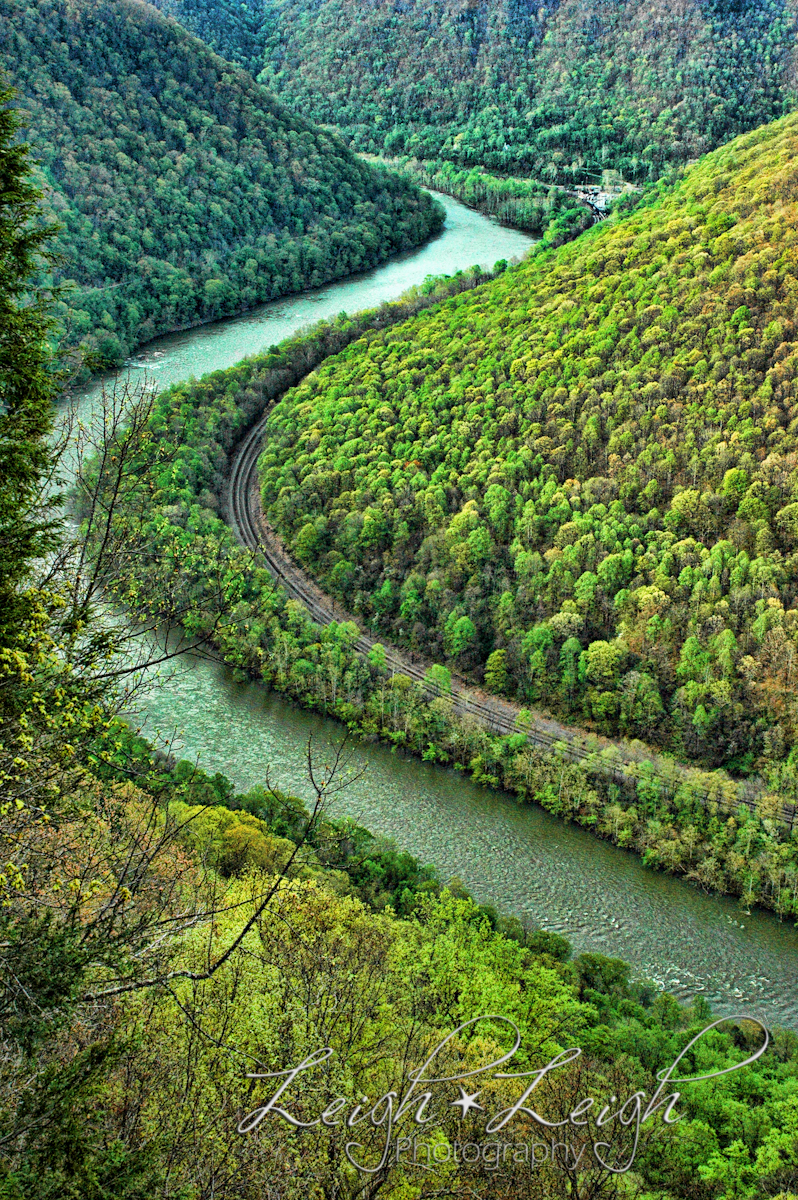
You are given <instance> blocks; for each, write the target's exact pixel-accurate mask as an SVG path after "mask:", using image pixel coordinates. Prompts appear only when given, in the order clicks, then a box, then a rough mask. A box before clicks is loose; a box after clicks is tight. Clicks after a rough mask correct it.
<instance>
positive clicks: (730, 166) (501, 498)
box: [261, 117, 798, 770]
mask: <svg viewBox="0 0 798 1200" xmlns="http://www.w3.org/2000/svg"><path fill="white" fill-rule="evenodd" d="M796 148H798V117H790V118H785V119H783V120H782V121H780V122H777V123H776V124H774V125H772V126H769V127H768V128H766V129H764V130H760V131H758V132H756V133H752V134H748V135H745V136H743V137H742V138H740V139H738V140H737V141H735V142H733V143H732V144H731V145H730V146H728V147H724V148H723V149H722V150H719V151H716V152H714V153H713V154H711V155H709V156H707V157H706V158H705V159H704V160H702V162H701V163H700V165H698V166H697V167H694V168H693V169H692V170H690V171H688V172H687V173H686V175H685V177H684V179H683V180H682V181H680V182H678V183H677V184H675V185H668V186H662V187H660V189H659V191H658V192H657V193H656V194H653V195H651V196H650V197H649V198H648V199H647V200H646V201H644V202H643V203H642V204H641V205H640V207H639V208H638V209H637V210H636V211H635V212H633V213H632V214H631V215H630V216H628V217H626V218H625V219H622V220H617V221H614V222H609V223H604V224H603V225H601V226H597V227H595V228H594V229H593V230H590V231H588V232H587V233H585V234H583V235H582V236H581V237H580V238H579V239H578V240H577V241H576V242H573V243H571V244H569V245H568V246H563V247H561V248H560V249H559V250H557V251H549V252H545V253H538V254H537V255H535V256H533V258H532V260H531V261H529V262H528V263H524V264H521V265H520V266H518V267H516V268H513V269H510V270H508V271H507V272H506V273H505V274H504V275H502V276H500V278H499V279H497V280H495V281H494V282H492V283H490V284H487V285H485V286H484V287H482V288H479V289H478V290H477V291H475V292H473V293H469V294H467V295H465V294H464V295H462V296H460V297H457V298H456V299H453V300H450V301H448V302H447V303H445V304H444V305H443V306H442V307H441V308H440V310H438V311H435V312H427V313H423V314H420V315H419V316H418V317H416V318H415V319H414V320H413V321H411V322H409V323H407V324H405V325H399V326H395V327H393V328H391V329H390V330H388V331H385V332H382V333H375V334H371V335H369V337H368V338H367V339H366V340H364V341H361V342H359V343H357V344H355V345H353V346H350V347H349V348H348V349H347V350H345V351H343V352H342V353H341V354H340V355H339V356H338V358H336V359H334V360H330V361H328V362H325V363H324V364H323V365H322V366H321V367H320V368H319V369H318V370H317V371H316V372H315V373H314V374H313V375H311V376H309V377H308V378H307V379H306V380H305V381H304V382H303V383H302V384H301V385H300V386H299V387H297V388H295V389H293V390H292V391H290V392H289V393H288V394H287V395H286V396H285V397H284V398H283V399H282V401H281V402H280V403H279V404H278V405H277V406H276V407H275V409H274V411H273V413H272V415H271V417H270V420H269V425H268V433H267V446H266V449H265V451H264V454H263V456H262V459H261V478H262V486H263V499H264V503H265V506H266V510H267V512H268V515H269V517H270V519H271V520H272V522H273V523H274V524H275V525H276V527H277V528H278V529H279V530H280V531H281V532H282V533H283V534H284V536H285V537H286V539H287V541H288V544H289V545H290V547H291V548H292V550H293V553H294V554H295V555H296V557H297V558H298V559H299V560H300V561H301V562H303V563H304V564H306V566H308V567H309V568H310V570H311V571H312V572H313V573H314V574H316V575H317V576H318V577H319V578H320V579H321V580H322V581H323V583H324V585H325V587H326V588H328V589H329V590H330V591H332V592H333V593H335V594H336V595H338V596H340V597H341V598H342V599H344V600H345V601H346V603H347V605H349V606H350V607H351V610H352V611H354V612H355V613H356V614H359V615H360V616H361V617H362V618H363V619H364V620H365V621H366V622H367V623H368V624H370V625H371V626H372V628H374V629H376V630H381V631H384V633H385V634H386V635H387V636H388V637H389V638H391V639H395V640H397V641H399V642H402V643H404V644H406V645H408V646H410V647H412V648H413V649H415V650H417V651H420V652H423V653H424V654H427V655H429V656H430V657H431V658H433V660H436V661H446V662H448V663H449V664H451V665H453V666H455V667H456V668H457V669H459V670H460V671H465V672H470V673H471V674H472V675H473V676H475V677H477V678H480V679H484V682H485V685H486V686H487V688H488V689H489V690H491V691H495V692H498V693H504V694H506V695H508V696H510V697H516V698H518V699H519V700H521V701H522V702H531V703H533V704H538V705H540V704H543V705H546V706H548V707H550V708H553V709H555V710H556V711H558V712H559V713H560V714H563V715H565V716H567V717H570V718H571V719H573V720H576V721H577V722H578V723H585V724H587V725H588V726H589V727H593V728H595V729H597V730H599V731H602V732H605V733H611V734H617V733H618V732H621V733H625V734H626V735H627V736H636V737H641V738H643V739H644V740H647V741H653V742H659V743H660V744H662V745H664V746H666V747H669V748H671V749H672V750H675V751H676V752H677V753H679V754H680V755H684V756H687V757H690V758H694V759H698V760H700V761H703V762H705V763H707V764H710V765H718V764H721V763H727V764H729V765H731V766H732V767H736V768H737V769H742V770H745V769H746V768H750V767H751V766H753V765H754V764H755V763H756V762H757V761H758V760H760V759H761V758H762V757H763V756H764V758H765V759H770V760H778V759H780V758H782V757H783V756H785V755H788V754H790V753H792V748H793V747H794V746H795V744H796V735H797V734H798V710H797V709H796V705H795V669H796V662H795V654H796V644H797V643H796V639H797V638H798V610H797V609H796V593H795V578H796V566H797V565H798V559H797V558H796V553H797V551H798V541H797V540H796V529H797V528H798V525H797V524H796V520H797V517H796V514H798V503H797V501H798V471H797V470H796V464H797V462H798V458H797V451H798V447H796V441H795V422H796V419H798V407H796V390H795V389H796V383H795V378H794V377H795V373H796V363H797V362H798V352H796V340H795V339H796V333H795V311H796V296H797V295H798V279H797V275H798V272H797V271H796V244H797V242H798V233H797V232H796V229H797V228H798V220H797V219H796V216H797V214H798V207H797V205H798V192H797V191H796V187H797V184H796V180H797V179H798V175H796V165H795V164H796Z"/></svg>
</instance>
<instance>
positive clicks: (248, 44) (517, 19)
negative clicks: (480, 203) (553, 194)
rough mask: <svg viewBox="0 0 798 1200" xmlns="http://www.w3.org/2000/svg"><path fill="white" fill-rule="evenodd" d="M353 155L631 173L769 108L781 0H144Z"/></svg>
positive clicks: (787, 63)
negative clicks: (347, 140) (344, 142)
mask: <svg viewBox="0 0 798 1200" xmlns="http://www.w3.org/2000/svg"><path fill="white" fill-rule="evenodd" d="M160 6H161V7H165V8H168V9H169V10H170V11H173V12H174V13H175V14H176V15H177V16H178V17H179V19H181V20H184V21H185V22H186V23H187V24H188V25H189V27H191V28H193V29H194V30H195V31H196V32H198V33H199V34H200V35H201V36H202V37H204V38H205V39H206V40H207V41H209V42H210V43H211V44H212V45H214V46H215V47H216V48H217V49H218V50H219V52H220V53H222V54H224V55H225V56H226V57H229V58H234V59H236V60H237V61H239V62H241V63H243V64H244V65H245V66H247V68H248V69H249V70H251V71H252V72H253V73H255V74H257V72H258V71H259V70H261V68H262V72H263V73H262V75H261V76H260V78H261V81H262V82H263V83H265V84H266V85H267V86H268V87H271V88H274V90H275V91H276V92H277V93H278V94H279V95H280V96H281V97H282V98H283V99H284V100H285V101H286V103H292V104H300V105H301V106H302V111H303V112H307V113H308V114H309V115H310V116H311V117H312V118H313V119H314V120H316V121H321V122H325V123H327V122H328V123H330V124H334V125H336V126H337V127H338V128H340V129H342V130H343V131H344V132H345V133H346V134H347V135H348V136H349V137H351V138H352V141H353V145H354V146H355V147H356V148H358V149H363V150H371V151H376V152H385V153H388V154H411V155H415V156H416V157H418V158H422V159H430V158H443V159H448V160H450V161H452V162H454V163H457V164H459V165H463V166H467V165H473V164H475V163H481V164H483V165H485V166H488V167H492V168H494V169H503V170H506V171H510V172H513V171H518V170H519V169H523V170H528V171H529V172H531V173H533V174H537V175H539V176H540V177H542V178H543V179H545V180H547V181H551V182H560V183H567V184H573V183H581V182H585V181H593V180H595V179H596V178H599V177H600V174H601V172H602V171H603V170H604V169H605V168H614V169H615V170H619V171H620V172H621V173H622V174H623V175H624V176H625V177H626V178H627V179H631V180H635V181H638V182H641V181H644V180H647V179H652V178H656V177H657V176H658V175H659V174H661V172H662V170H663V168H664V167H665V166H666V165H667V164H669V163H681V162H684V161H686V160H689V159H693V158H697V157H698V156H699V155H701V154H703V153H705V152H706V151H707V150H711V149H713V148H714V147H715V146H718V145H720V144H721V143H723V142H725V141H728V140H729V139H730V138H732V137H734V136H735V135H736V134H738V133H741V132H743V131H744V130H746V129H751V128H752V127H754V126H756V125H759V124H761V123H763V122H765V121H769V120H772V119H773V118H774V117H778V116H781V115H782V113H783V112H784V111H785V104H786V105H787V106H789V105H790V104H791V103H793V102H794V100H795V95H796V64H797V63H798V59H797V58H796V15H797V14H798V7H797V6H796V3H795V0H750V2H748V3H745V4H742V3H738V2H736V0H709V2H703V0H679V2H678V3H673V2H672V0H545V2H544V3H542V4H522V3H520V2H519V0H500V2H499V3H488V2H487V0H476V2H474V0H447V2H446V3H444V4H437V3H432V2H431V0H407V2H406V3H402V4H395V3H393V0H377V2H376V3H374V4H370V5H366V6H364V5H360V4H356V3H355V2H354V0H319V2H318V3H313V4H308V3H307V0H281V2H280V3H277V2H276V0H246V2H245V3H240V4H239V3H234V2H233V0H222V2H221V3H220V0H160Z"/></svg>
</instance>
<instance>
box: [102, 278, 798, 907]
mask: <svg viewBox="0 0 798 1200" xmlns="http://www.w3.org/2000/svg"><path fill="white" fill-rule="evenodd" d="M481 279H482V276H481V275H479V274H477V275H475V276H473V277H472V278H471V280H470V286H479V283H480V281H481ZM439 286H440V291H439V292H437V293H436V291H435V290H430V291H429V292H428V293H427V296H426V297H424V296H423V295H420V296H419V295H416V296H414V297H410V298H409V299H408V300H405V302H404V303H399V304H397V303H394V304H393V305H390V306H383V307H381V308H380V309H379V310H377V311H376V312H371V313H361V314H358V315H357V316H356V317H354V318H343V317H341V318H338V319H337V320H336V321H333V322H328V323H326V324H323V325H320V326H318V327H316V329H314V330H312V331H310V332H309V333H307V334H304V335H297V336H295V337H294V338H292V339H289V340H288V341H287V342H284V343H282V344H281V345H280V346H279V347H273V348H272V350H271V351H270V352H269V354H267V355H264V356H261V357H260V358H254V359H250V360H247V361H245V362H243V363H240V364H238V366H236V367H234V368H231V369H230V370H229V371H227V372H225V373H224V374H223V375H215V376H206V377H205V378H204V379H202V380H200V381H198V382H196V383H194V382H191V383H187V384H183V385H180V386H178V387H173V388H172V389H171V390H170V391H168V392H166V393H163V394H162V395H161V396H160V397H159V398H158V400H157V402H156V408H155V412H154V414H153V418H152V420H151V421H150V433H149V436H148V440H147V443H146V449H144V450H139V451H136V450H135V449H134V455H137V464H136V468H135V470H136V472H137V474H138V475H139V476H140V477H141V478H142V479H147V481H148V487H149V485H150V484H153V485H154V487H155V494H154V496H153V495H151V494H149V493H147V494H145V495H143V494H142V493H141V491H140V489H138V490H137V489H136V488H135V487H134V489H133V490H132V492H131V497H133V499H134V504H133V507H134V508H135V507H136V505H139V504H140V505H141V506H142V507H143V508H144V511H145V512H146V513H147V519H146V525H145V528H144V531H143V533H144V536H143V539H142V542H141V549H140V550H139V552H138V553H137V554H134V555H132V556H131V558H130V562H129V564H128V565H126V566H125V567H124V568H123V569H122V571H121V573H120V578H119V581H118V583H117V585H116V599H117V600H118V601H119V602H120V603H122V604H124V605H126V606H128V607H132V608H134V609H137V610H138V611H141V608H142V607H143V608H144V610H145V611H146V612H147V613H148V616H149V618H150V619H168V617H169V612H168V611H167V609H166V608H165V607H164V605H165V603H166V598H167V597H168V604H169V605H170V606H175V605H176V608H175V609H174V611H180V612H181V613H183V614H185V615H184V616H183V618H182V622H183V624H184V626H185V627H186V628H187V629H188V631H189V633H191V634H202V635H204V636H207V637H208V638H210V640H211V641H213V643H214V644H215V645H216V646H217V648H218V649H219V651H220V652H221V653H222V655H223V657H224V658H225V659H226V660H227V661H228V662H230V663H231V664H232V665H234V666H236V667H238V668H239V669H242V670H246V671H249V672H251V673H253V674H255V675H256V676H258V677H260V678H262V679H264V680H265V682H266V683H268V684H269V685H270V686H272V687H274V688H275V689H276V690H277V691H279V692H281V693H283V694H285V695H287V696H290V697H292V698H293V699H296V700H298V701H299V702H300V703H302V704H304V705H307V706H309V707H311V708H314V709H316V710H317V711H320V712H323V713H325V714H331V715H334V716H337V717H339V718H340V719H341V720H343V721H344V722H345V723H346V724H347V725H348V726H349V727H350V728H351V729H353V730H357V731H358V732H359V733H360V734H361V735H363V736H366V737H378V738H383V739H385V740H387V741H389V742H391V743H392V744H394V745H400V746H403V747H405V748H407V749H409V750H411V751H412V752H413V753H415V754H417V755H418V756H419V757H422V758H426V759H428V760H429V759H431V760H432V761H439V762H442V763H447V764H451V765H452V766H454V767H455V768H456V769H458V770H461V771H468V772H469V773H470V774H471V777H472V778H473V779H474V780H475V781H477V782H480V783H485V784H487V785H488V786H492V787H495V788H499V789H501V788H503V789H506V790H508V791H510V792H513V793H515V794H517V795H518V796H520V797H521V798H522V799H523V800H525V801H533V802H535V803H538V804H540V805H541V806H542V807H544V808H546V809H547V810H548V811H550V812H553V813H555V814H556V815H558V816H561V817H562V818H564V819H565V820H575V821H576V822H578V823H579V824H581V825H583V826H585V827H586V828H588V829H590V830H591V831H592V832H594V833H596V834H597V835H598V836H600V837H602V838H606V839H607V840H609V841H611V842H613V843H614V844H616V845H618V846H621V847H623V848H627V849H633V850H636V851H637V852H638V853H639V854H640V855H641V857H642V859H643V862H644V863H645V864H646V865H647V866H651V867H655V868H658V869H661V870H666V871H670V872H673V873H674V874H681V875H684V876H685V877H686V878H687V879H689V880H691V881H693V882H695V883H696V884H698V885H699V886H700V887H703V888H706V889H707V890H714V891H718V892H722V893H728V894H731V895H737V896H739V897H740V899H741V901H742V904H743V905H744V907H746V908H750V907H751V906H752V905H753V904H755V903H759V904H763V905H764V906H765V907H768V908H772V909H773V910H774V911H775V912H777V913H778V914H779V915H789V914H794V913H795V912H796V911H798V894H797V893H798V861H796V859H797V856H796V848H797V846H798V843H796V841H795V840H794V839H792V838H791V837H790V834H789V830H788V829H786V828H785V827H784V826H783V825H782V824H780V823H779V821H778V814H779V811H780V809H781V807H782V803H783V801H782V799H781V798H775V797H772V796H771V797H767V796H766V797H763V798H762V800H760V801H759V803H758V804H757V805H756V809H755V811H752V810H751V809H749V808H748V807H745V806H744V805H743V804H742V797H741V794H740V791H739V787H738V785H737V784H736V783H735V782H734V781H733V780H731V779H730V777H729V776H727V775H726V774H725V773H723V772H720V771H709V772H707V771H699V770H696V769H685V768H684V767H680V766H678V765H677V764H673V767H672V770H673V775H672V778H671V779H670V780H667V779H666V780H663V778H662V776H661V775H660V776H659V777H658V774H657V771H656V769H655V767H654V764H653V763H651V762H645V761H644V762H642V763H640V762H633V763H628V762H625V761H624V759H623V756H622V752H621V750H620V749H619V748H618V747H617V746H613V745H612V744H610V745H609V746H608V747H607V748H603V749H590V748H587V747H586V748H585V749H586V752H585V754H584V756H583V757H582V758H581V760H580V761H577V762H573V761H569V759H568V757H567V748H564V751H565V752H563V753H560V752H556V753H551V751H550V750H547V751H541V750H539V749H536V748H535V747H534V746H530V745H529V744H528V742H527V738H526V735H525V733H524V732H522V730H521V729H520V728H519V731H518V732H517V733H515V734H510V735H504V736H503V735H501V734H499V735H497V734H493V733H491V732H490V731H489V729H488V728H486V727H485V726H484V725H482V724H479V723H477V722H476V721H475V720H473V718H471V717H470V716H469V715H468V714H464V715H460V714H458V713H457V712H456V710H455V706H454V703H453V701H452V698H451V697H447V696H445V695H440V694H438V695H435V690H436V689H435V688H434V687H429V686H428V685H427V681H426V680H422V681H420V682H419V681H416V682H414V681H413V680H412V679H410V678H409V677H408V676H406V675H404V674H393V675H392V674H391V673H390V671H389V670H386V663H385V661H384V660H382V661H381V659H380V656H379V654H377V655H376V656H375V653H374V649H376V648H374V649H373V650H372V652H371V653H369V654H368V656H367V657H363V655H361V654H360V653H359V652H358V649H357V642H358V638H359V636H360V631H359V630H358V628H357V626H355V625H354V624H352V623H351V622H346V621H344V622H343V623H336V622H333V623H332V624H330V625H329V626H327V627H326V628H323V629H321V630H320V628H319V626H318V625H317V624H315V623H314V621H313V620H312V619H311V618H310V616H309V615H308V614H307V612H306V610H305V609H300V608H299V606H298V605H297V604H296V601H291V600H290V599H289V598H288V597H287V596H286V595H285V594H284V593H283V592H280V593H278V592H276V591H275V589H274V586H273V584H272V583H271V582H269V583H268V584H267V582H266V581H267V579H269V576H270V572H269V569H268V566H267V565H265V564H264V565H259V564H258V563H257V559H255V560H253V559H251V558H248V557H247V556H246V554H243V553H242V551H240V550H238V549H237V548H236V547H235V545H234V541H233V538H232V534H231V531H230V528H229V526H228V525H227V524H226V523H224V522H223V521H222V520H221V519H220V518H219V516H218V515H217V513H218V509H219V507H220V504H219V500H218V497H219V495H220V494H221V488H222V487H223V485H224V480H225V476H226V463H227V461H228V459H229V456H230V454H231V452H232V450H233V447H234V446H235V445H236V443H237V441H238V440H239V439H240V438H241V436H242V435H243V434H244V433H245V432H246V430H247V429H248V428H249V427H250V426H251V425H252V423H253V422H254V421H255V420H256V419H257V418H258V417H259V416H260V415H261V414H262V412H264V411H265V410H266V408H267V407H268V405H269V404H270V403H271V402H272V401H273V400H274V399H275V398H276V397H277V396H278V395H280V394H281V393H282V392H283V391H284V390H285V389H286V388H287V387H290V386H291V384H292V383H294V382H296V381H297V380H298V379H299V378H300V377H301V376H302V375H304V374H306V373H307V372H308V371H311V370H313V369H314V367H315V366H317V365H318V364H319V363H320V362H322V361H323V360H324V358H326V357H327V356H328V355H329V354H331V353H335V352H336V351H337V350H339V349H341V348H342V347H343V346H344V345H347V344H349V343H350V342H351V341H352V340H354V339H356V338H359V337H361V336H363V335H364V334H366V333H367V331H368V330H369V329H379V328H382V327H384V325H385V324H386V323H388V322H389V321H391V320H401V319H403V317H404V316H405V315H406V313H407V309H408V304H411V305H418V306H419V307H425V301H426V300H428V301H430V302H435V301H438V302H439V301H441V300H442V298H443V295H444V294H445V290H446V287H447V286H450V287H451V288H453V289H454V290H462V289H463V287H466V286H469V281H468V280H466V278H465V277H461V280H460V281H459V282H457V281H452V283H451V284H450V285H444V284H441V285H439ZM430 288H431V285H430ZM178 413H181V414H182V417H181V424H180V439H179V442H176V441H175V440H174V431H175V429H176V428H177V427H176V425H175V419H176V415H177V414H178ZM199 452H201V457H200V458H198V453H199ZM158 455H161V456H162V457H163V461H166V462H168V463H169V464H170V466H169V471H168V474H167V475H162V474H161V473H160V472H159V470H158ZM129 502H130V498H129ZM220 557H223V564H224V565H223V572H224V578H223V580H222V579H221V578H220V576H219V570H220ZM233 597H234V598H235V603H234V604H233V603H232V598H233ZM226 606H228V607H226ZM435 683H436V684H439V683H440V681H439V680H437V679H436V681H435Z"/></svg>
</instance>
